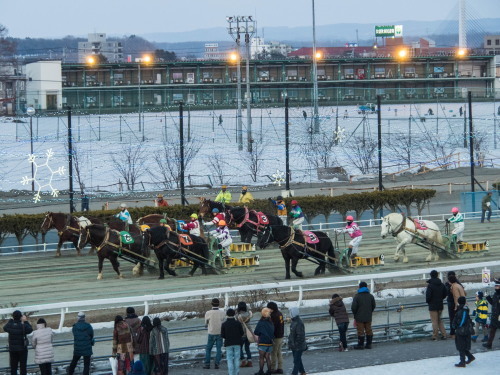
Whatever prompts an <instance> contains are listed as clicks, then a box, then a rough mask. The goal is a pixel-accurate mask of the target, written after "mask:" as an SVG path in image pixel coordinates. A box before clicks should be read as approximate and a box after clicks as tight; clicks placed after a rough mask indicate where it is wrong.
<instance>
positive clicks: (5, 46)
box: [0, 24, 16, 57]
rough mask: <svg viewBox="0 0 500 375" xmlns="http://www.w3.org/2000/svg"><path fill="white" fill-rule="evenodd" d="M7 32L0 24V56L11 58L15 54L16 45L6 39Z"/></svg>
mask: <svg viewBox="0 0 500 375" xmlns="http://www.w3.org/2000/svg"><path fill="white" fill-rule="evenodd" d="M8 34H9V31H8V30H7V28H6V27H5V26H4V25H2V24H0V56H2V57H5V56H12V55H14V54H15V52H16V43H15V42H14V41H13V40H12V39H9V38H8Z"/></svg>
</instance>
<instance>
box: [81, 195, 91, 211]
mask: <svg viewBox="0 0 500 375" xmlns="http://www.w3.org/2000/svg"><path fill="white" fill-rule="evenodd" d="M89 209H90V198H89V196H88V195H87V194H82V211H88V210H89Z"/></svg>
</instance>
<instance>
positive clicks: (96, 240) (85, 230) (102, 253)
mask: <svg viewBox="0 0 500 375" xmlns="http://www.w3.org/2000/svg"><path fill="white" fill-rule="evenodd" d="M130 236H131V237H132V238H133V240H134V242H133V243H131V244H125V243H123V241H122V237H121V234H120V232H118V231H117V230H115V229H110V228H109V227H108V226H105V225H101V224H91V225H82V230H81V232H80V237H79V240H78V243H79V244H85V243H87V242H90V244H91V245H93V246H95V247H96V249H97V258H98V260H99V273H98V275H97V280H101V279H102V268H103V263H104V259H108V260H109V261H110V262H111V265H112V266H113V269H114V270H115V272H116V273H117V275H118V277H119V278H120V279H122V278H123V274H122V273H121V271H120V263H119V262H118V257H119V256H122V257H124V258H125V259H127V260H129V261H131V262H133V263H135V267H134V268H133V274H134V275H142V273H143V263H142V262H143V261H145V260H146V259H147V258H148V257H149V248H148V246H147V242H146V241H145V239H144V235H143V234H142V233H141V234H130Z"/></svg>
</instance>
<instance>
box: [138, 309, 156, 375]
mask: <svg viewBox="0 0 500 375" xmlns="http://www.w3.org/2000/svg"><path fill="white" fill-rule="evenodd" d="M152 329H153V324H151V319H150V318H149V316H145V317H143V318H142V321H141V326H140V327H139V328H138V329H137V351H136V352H135V354H139V359H140V361H141V362H142V365H143V367H144V372H145V373H146V375H151V371H152V370H153V357H152V356H151V355H150V354H149V338H150V335H151V330H152Z"/></svg>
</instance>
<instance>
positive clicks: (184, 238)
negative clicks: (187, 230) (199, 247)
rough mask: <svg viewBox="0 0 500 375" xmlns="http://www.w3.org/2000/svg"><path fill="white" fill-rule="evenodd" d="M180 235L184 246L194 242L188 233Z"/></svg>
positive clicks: (180, 240)
mask: <svg viewBox="0 0 500 375" xmlns="http://www.w3.org/2000/svg"><path fill="white" fill-rule="evenodd" d="M178 236H179V242H180V243H181V245H183V246H191V245H192V244H193V243H194V242H193V240H192V239H191V237H190V236H189V235H187V234H178Z"/></svg>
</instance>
